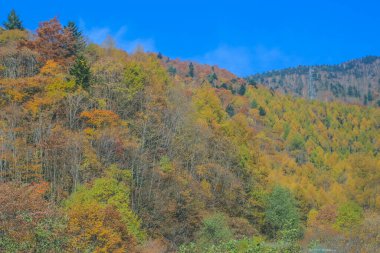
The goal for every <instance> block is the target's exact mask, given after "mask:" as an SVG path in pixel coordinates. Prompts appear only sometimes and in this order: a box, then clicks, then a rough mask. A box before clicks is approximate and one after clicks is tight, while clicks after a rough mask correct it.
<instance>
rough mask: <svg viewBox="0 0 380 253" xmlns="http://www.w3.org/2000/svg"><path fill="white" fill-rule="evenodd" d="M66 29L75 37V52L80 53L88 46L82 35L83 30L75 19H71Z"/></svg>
mask: <svg viewBox="0 0 380 253" xmlns="http://www.w3.org/2000/svg"><path fill="white" fill-rule="evenodd" d="M65 29H67V30H68V31H70V32H71V34H72V35H73V37H74V39H75V41H76V42H75V54H79V53H80V52H82V51H83V50H84V49H85V47H86V42H85V39H84V37H83V35H82V32H81V31H80V30H79V28H78V26H77V25H76V24H75V22H73V21H69V22H68V23H67V26H65Z"/></svg>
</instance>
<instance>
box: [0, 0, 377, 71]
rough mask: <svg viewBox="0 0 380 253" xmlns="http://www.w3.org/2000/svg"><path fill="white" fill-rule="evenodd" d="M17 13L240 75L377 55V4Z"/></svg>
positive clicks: (168, 5)
mask: <svg viewBox="0 0 380 253" xmlns="http://www.w3.org/2000/svg"><path fill="white" fill-rule="evenodd" d="M12 8H14V9H15V10H16V12H18V14H19V15H20V17H21V18H22V20H23V22H24V25H25V26H26V27H27V28H28V29H31V30H34V29H36V27H37V26H38V23H39V22H40V21H44V20H48V19H50V18H52V17H54V16H58V17H59V19H60V20H61V22H62V23H64V24H65V23H66V22H67V21H69V20H73V21H75V22H77V24H78V25H79V26H80V27H81V29H82V30H83V31H84V32H85V34H86V36H87V37H88V38H89V39H90V40H91V41H94V42H97V43H100V42H102V41H103V40H104V39H105V37H106V36H107V35H111V36H112V37H114V39H115V40H116V41H117V45H118V46H119V47H121V48H124V49H125V50H127V51H133V49H134V48H135V47H136V45H142V46H143V47H144V48H145V50H146V51H155V52H161V53H162V54H164V55H167V56H169V57H171V58H180V59H186V60H194V61H199V62H202V63H208V64H212V65H218V66H220V67H223V68H226V69H229V70H230V71H232V72H234V73H236V74H238V75H241V76H244V75H248V74H252V73H257V72H262V71H267V70H271V69H279V68H285V67H291V66H297V65H310V64H334V63H339V62H342V61H346V60H349V59H352V58H358V57H362V56H366V55H380V1H378V0H361V1H357V0H329V1H327V0H310V1H309V0H287V1H286V0H283V1H279V0H278V1H275V0H261V1H256V0H251V1H249V0H245V1H243V0H234V1H224V0H220V1H216V0H215V1H207V0H202V1H201V0H192V1H180V0H177V1H174V0H170V1H165V0H161V1H160V0H155V1H154V0H152V1H144V0H135V1H130V0H124V1H122V0H108V1H80V0H76V1H74V0H34V1H27V0H5V1H1V9H0V15H1V17H2V19H3V20H4V19H5V18H6V16H7V13H8V12H9V11H10V10H11V9H12Z"/></svg>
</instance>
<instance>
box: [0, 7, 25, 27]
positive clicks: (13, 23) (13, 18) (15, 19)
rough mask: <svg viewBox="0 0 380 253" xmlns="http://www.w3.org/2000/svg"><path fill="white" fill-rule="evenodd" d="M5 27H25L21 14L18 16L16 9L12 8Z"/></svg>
mask: <svg viewBox="0 0 380 253" xmlns="http://www.w3.org/2000/svg"><path fill="white" fill-rule="evenodd" d="M4 28H5V29H7V30H15V29H18V30H24V27H23V26H22V21H21V20H20V18H19V16H17V14H16V11H15V10H11V12H10V13H9V15H8V20H7V21H6V22H4Z"/></svg>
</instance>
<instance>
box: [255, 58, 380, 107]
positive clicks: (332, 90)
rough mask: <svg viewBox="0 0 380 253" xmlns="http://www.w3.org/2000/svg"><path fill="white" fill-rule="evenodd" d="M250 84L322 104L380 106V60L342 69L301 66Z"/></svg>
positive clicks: (260, 77)
mask: <svg viewBox="0 0 380 253" xmlns="http://www.w3.org/2000/svg"><path fill="white" fill-rule="evenodd" d="M248 80H250V81H252V82H256V83H260V84H263V85H265V86H267V87H269V88H271V89H275V90H279V91H281V92H284V93H290V94H295V95H297V96H301V97H304V98H311V99H313V98H316V99H319V100H321V101H333V100H339V101H343V102H348V103H356V104H363V105H378V104H380V102H379V100H380V93H379V92H380V57H375V56H368V57H364V58H361V59H357V60H352V61H348V62H345V63H342V64H339V65H321V66H300V67H296V68H289V69H284V70H278V71H270V72H266V73H262V74H256V75H252V76H250V77H249V78H248Z"/></svg>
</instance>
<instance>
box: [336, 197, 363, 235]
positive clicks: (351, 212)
mask: <svg viewBox="0 0 380 253" xmlns="http://www.w3.org/2000/svg"><path fill="white" fill-rule="evenodd" d="M362 219H363V210H362V208H361V207H360V206H359V205H358V204H356V203H355V202H347V203H345V204H343V205H341V206H340V207H339V209H338V216H337V218H336V223H335V225H336V226H337V228H339V229H340V230H343V231H350V230H352V228H354V227H355V226H357V225H359V224H360V222H361V221H362Z"/></svg>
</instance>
